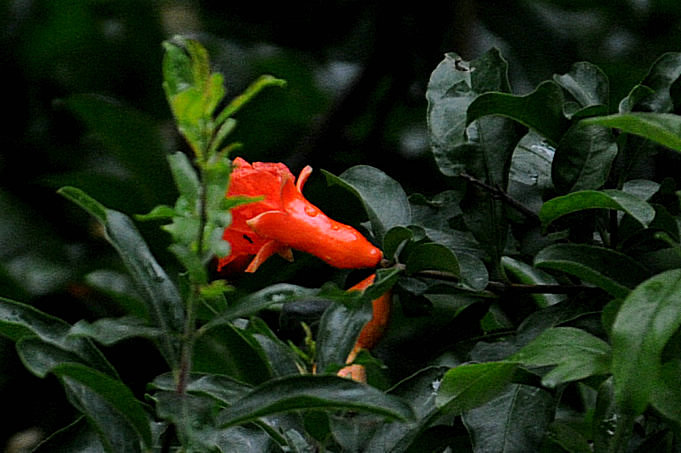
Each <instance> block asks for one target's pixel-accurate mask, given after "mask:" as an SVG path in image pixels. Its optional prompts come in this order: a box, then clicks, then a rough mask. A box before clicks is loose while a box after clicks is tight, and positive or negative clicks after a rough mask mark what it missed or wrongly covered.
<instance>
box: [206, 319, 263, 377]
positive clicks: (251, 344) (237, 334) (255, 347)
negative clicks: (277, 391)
mask: <svg viewBox="0 0 681 453" xmlns="http://www.w3.org/2000/svg"><path fill="white" fill-rule="evenodd" d="M193 352H194V355H193V359H192V362H193V368H192V372H195V373H207V374H222V375H225V376H230V377H232V378H234V379H237V380H239V381H241V382H244V383H247V384H259V383H261V382H264V381H266V380H268V379H270V378H271V377H272V369H271V366H270V364H269V363H268V361H267V356H266V355H265V353H264V351H263V350H262V348H261V347H260V345H259V344H258V342H257V341H255V340H254V339H253V338H251V335H250V334H249V333H248V332H245V331H243V330H241V329H239V328H237V327H236V326H234V325H232V324H228V323H222V324H219V325H214V326H213V327H211V328H210V329H202V330H201V331H200V332H199V335H198V336H197V339H196V341H195V343H194V351H193Z"/></svg>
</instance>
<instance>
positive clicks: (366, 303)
mask: <svg viewBox="0 0 681 453" xmlns="http://www.w3.org/2000/svg"><path fill="white" fill-rule="evenodd" d="M359 301H363V302H359ZM358 302H359V303H358ZM358 302H355V303H353V304H344V303H338V302H336V303H332V304H331V305H330V306H329V307H328V308H327V309H326V310H325V311H324V314H323V315H322V318H321V320H320V322H319V330H318V332H317V343H316V344H317V356H316V361H317V370H318V372H320V373H325V372H328V371H329V369H328V368H329V367H330V366H333V365H336V366H342V365H344V364H345V360H346V358H347V357H348V354H350V351H351V350H352V348H353V346H354V345H355V342H356V340H357V337H358V336H359V333H360V331H361V330H362V328H363V327H364V326H365V325H366V323H367V322H369V320H370V319H371V317H372V310H371V300H370V299H368V298H360V299H358ZM333 371H335V368H334V369H333Z"/></svg>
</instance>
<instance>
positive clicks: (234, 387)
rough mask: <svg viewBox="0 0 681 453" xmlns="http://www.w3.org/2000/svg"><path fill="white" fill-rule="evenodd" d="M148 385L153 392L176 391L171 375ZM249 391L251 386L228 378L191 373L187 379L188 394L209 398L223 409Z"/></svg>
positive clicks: (156, 379)
mask: <svg viewBox="0 0 681 453" xmlns="http://www.w3.org/2000/svg"><path fill="white" fill-rule="evenodd" d="M149 385H150V387H151V388H153V389H155V390H163V391H166V392H174V391H175V390H176V382H175V377H174V376H173V374H172V373H165V374H162V375H160V376H157V377H156V378H155V379H154V380H153V381H152V382H151V383H150V384H149ZM251 390H253V387H252V386H250V385H247V384H244V383H243V382H239V381H237V380H235V379H232V378H230V377H228V376H222V375H218V374H202V373H191V374H190V375H189V376H188V377H187V392H188V393H194V394H197V395H205V396H209V397H211V398H212V399H214V400H215V401H217V402H218V403H219V404H220V405H221V406H223V407H228V406H231V405H232V403H234V401H236V400H238V399H239V398H241V397H242V396H244V395H245V394H247V393H248V392H250V391H251Z"/></svg>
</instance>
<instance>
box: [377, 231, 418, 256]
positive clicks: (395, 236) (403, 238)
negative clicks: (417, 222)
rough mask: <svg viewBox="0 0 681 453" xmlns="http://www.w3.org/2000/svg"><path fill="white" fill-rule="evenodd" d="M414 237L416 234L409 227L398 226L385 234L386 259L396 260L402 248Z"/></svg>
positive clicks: (384, 251)
mask: <svg viewBox="0 0 681 453" xmlns="http://www.w3.org/2000/svg"><path fill="white" fill-rule="evenodd" d="M413 237H414V233H413V232H412V231H411V230H410V229H409V228H407V227H403V226H396V227H393V228H391V229H390V230H388V231H387V232H386V233H385V236H384V237H383V255H384V256H385V257H386V258H389V259H392V258H396V254H397V253H399V251H400V249H401V247H402V246H403V245H404V244H405V243H406V242H407V241H409V240H410V239H411V238H413Z"/></svg>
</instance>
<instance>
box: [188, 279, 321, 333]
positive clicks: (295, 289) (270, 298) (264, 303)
mask: <svg viewBox="0 0 681 453" xmlns="http://www.w3.org/2000/svg"><path fill="white" fill-rule="evenodd" d="M317 292H318V290H315V289H310V288H304V287H302V286H297V285H291V284H289V283H277V284H274V285H272V286H268V287H267V288H263V289H261V290H259V291H256V292H254V293H251V294H249V295H247V296H244V297H242V298H240V299H238V300H236V301H235V302H233V303H231V304H230V305H229V307H227V309H226V310H225V311H224V312H222V313H220V315H218V316H216V317H215V318H214V319H212V320H211V321H210V322H208V323H207V324H206V325H205V326H203V327H202V328H201V330H207V329H211V328H213V327H215V326H218V325H220V324H225V323H229V322H230V321H232V320H234V319H236V318H244V317H248V316H251V315H254V314H256V313H258V312H259V311H260V310H263V309H265V308H267V307H269V306H271V305H273V304H283V303H285V302H291V301H293V300H296V299H300V298H304V297H310V296H313V295H315V294H316V293H317Z"/></svg>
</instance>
